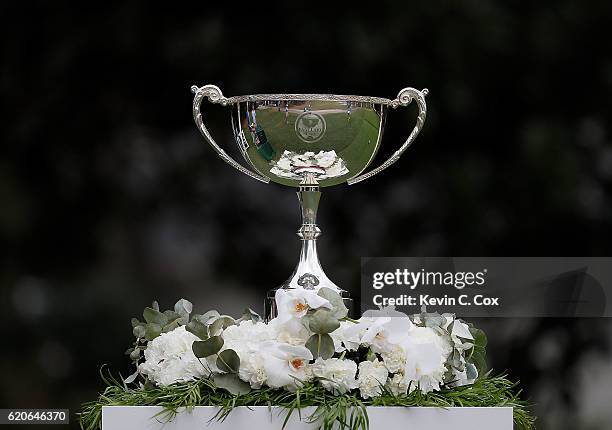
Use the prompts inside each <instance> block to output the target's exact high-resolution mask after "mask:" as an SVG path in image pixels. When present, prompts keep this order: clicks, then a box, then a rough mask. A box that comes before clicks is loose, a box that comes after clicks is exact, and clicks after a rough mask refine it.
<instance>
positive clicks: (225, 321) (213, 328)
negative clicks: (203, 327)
mask: <svg viewBox="0 0 612 430" xmlns="http://www.w3.org/2000/svg"><path fill="white" fill-rule="evenodd" d="M210 321H212V322H210ZM209 322H210V333H211V334H212V335H215V336H216V335H219V334H221V332H222V331H223V330H225V329H226V328H227V327H229V326H231V325H234V324H236V320H235V319H234V318H232V317H230V316H228V315H221V316H219V317H217V318H216V319H214V320H209Z"/></svg>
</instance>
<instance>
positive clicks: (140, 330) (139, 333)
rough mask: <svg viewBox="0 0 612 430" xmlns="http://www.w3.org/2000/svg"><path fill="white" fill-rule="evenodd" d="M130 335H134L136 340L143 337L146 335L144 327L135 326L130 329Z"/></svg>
mask: <svg viewBox="0 0 612 430" xmlns="http://www.w3.org/2000/svg"><path fill="white" fill-rule="evenodd" d="M132 333H133V334H134V337H136V338H138V339H140V338H143V337H145V333H146V330H145V326H144V325H137V326H136V327H134V328H133V329H132Z"/></svg>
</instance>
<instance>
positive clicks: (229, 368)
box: [217, 349, 240, 373]
mask: <svg viewBox="0 0 612 430" xmlns="http://www.w3.org/2000/svg"><path fill="white" fill-rule="evenodd" d="M217 367H218V368H219V370H220V371H222V372H226V373H238V369H240V357H238V354H237V353H236V351H234V350H233V349H226V350H225V351H221V352H220V353H219V355H218V356H217Z"/></svg>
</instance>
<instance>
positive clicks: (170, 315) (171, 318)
mask: <svg viewBox="0 0 612 430" xmlns="http://www.w3.org/2000/svg"><path fill="white" fill-rule="evenodd" d="M164 315H165V316H166V318H168V322H169V323H170V322H172V321H176V320H179V319H181V316H180V315H179V314H177V313H176V312H174V311H170V310H167V311H164Z"/></svg>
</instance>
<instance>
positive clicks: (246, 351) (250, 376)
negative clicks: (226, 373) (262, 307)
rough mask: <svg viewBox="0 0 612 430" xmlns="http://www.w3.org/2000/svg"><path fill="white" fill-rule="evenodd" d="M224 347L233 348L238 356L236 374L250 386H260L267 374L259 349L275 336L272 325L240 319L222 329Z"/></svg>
mask: <svg viewBox="0 0 612 430" xmlns="http://www.w3.org/2000/svg"><path fill="white" fill-rule="evenodd" d="M222 336H223V340H224V345H223V348H224V349H233V350H234V351H236V353H237V354H238V357H240V368H239V369H238V376H239V377H240V379H242V380H243V381H245V382H248V383H249V384H250V385H251V387H252V388H261V386H262V385H263V384H264V383H265V382H266V379H267V375H266V371H265V367H264V360H265V358H264V357H263V355H262V353H261V351H260V349H261V345H262V343H263V342H265V341H268V340H273V339H274V338H275V336H276V333H275V331H274V330H273V328H272V327H270V326H269V325H267V324H264V323H262V322H253V321H242V322H241V323H240V324H238V325H232V326H229V327H228V328H226V329H225V330H224V331H223V334H222Z"/></svg>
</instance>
